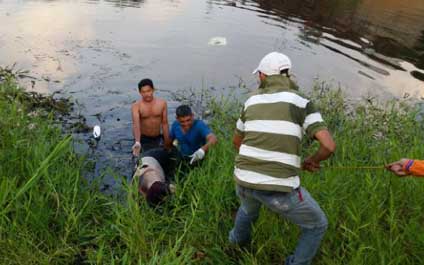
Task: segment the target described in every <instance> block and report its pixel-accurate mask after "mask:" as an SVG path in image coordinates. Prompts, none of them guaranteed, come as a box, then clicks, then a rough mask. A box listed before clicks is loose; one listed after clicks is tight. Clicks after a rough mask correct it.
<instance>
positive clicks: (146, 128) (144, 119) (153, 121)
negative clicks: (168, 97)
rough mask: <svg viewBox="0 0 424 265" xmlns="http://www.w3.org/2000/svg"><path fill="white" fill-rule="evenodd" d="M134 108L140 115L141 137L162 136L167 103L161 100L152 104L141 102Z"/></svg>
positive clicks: (134, 105)
mask: <svg viewBox="0 0 424 265" xmlns="http://www.w3.org/2000/svg"><path fill="white" fill-rule="evenodd" d="M133 108H134V110H135V111H138V113H139V117H140V132H141V135H144V136H150V137H156V136H158V135H160V132H161V131H160V130H161V124H162V119H163V111H164V108H165V101H164V100H162V99H159V98H155V99H153V101H151V102H144V101H142V100H139V101H137V102H136V103H134V104H133Z"/></svg>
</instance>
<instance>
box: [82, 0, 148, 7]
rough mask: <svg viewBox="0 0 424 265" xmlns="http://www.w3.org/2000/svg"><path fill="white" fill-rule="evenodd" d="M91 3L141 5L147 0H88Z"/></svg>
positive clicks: (126, 5) (121, 5)
mask: <svg viewBox="0 0 424 265" xmlns="http://www.w3.org/2000/svg"><path fill="white" fill-rule="evenodd" d="M87 1H88V2H89V3H92V4H98V3H99V2H107V3H112V4H113V5H114V6H116V7H121V8H122V7H140V5H142V4H144V2H145V0H87Z"/></svg>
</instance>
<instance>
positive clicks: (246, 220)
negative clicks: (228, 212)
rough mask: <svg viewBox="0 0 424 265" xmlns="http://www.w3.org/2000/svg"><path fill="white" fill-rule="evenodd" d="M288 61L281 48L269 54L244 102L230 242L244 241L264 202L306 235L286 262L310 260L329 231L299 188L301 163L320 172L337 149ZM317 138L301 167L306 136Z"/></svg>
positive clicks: (239, 123)
mask: <svg viewBox="0 0 424 265" xmlns="http://www.w3.org/2000/svg"><path fill="white" fill-rule="evenodd" d="M290 68H291V61H290V59H289V58H288V57H287V56H286V55H284V54H282V53H278V52H272V53H269V54H268V55H266V56H265V57H264V58H263V59H262V60H261V62H260V64H259V66H258V68H257V69H256V70H255V71H254V72H253V73H254V74H255V73H258V75H259V79H260V81H261V84H260V87H259V90H258V92H257V94H256V95H253V96H251V97H250V98H249V99H248V100H247V101H246V102H245V104H244V107H243V109H242V112H241V115H240V119H239V120H238V121H237V128H236V132H235V135H234V145H235V147H236V148H237V149H238V151H239V152H238V156H237V157H236V162H235V170H234V176H235V181H236V183H237V187H236V190H237V195H238V196H239V198H240V200H241V206H240V208H239V209H238V212H237V216H236V220H235V225H234V228H233V229H232V230H231V232H230V235H229V240H230V242H231V243H234V244H238V245H244V244H246V243H248V242H249V241H250V234H251V226H252V224H253V223H254V222H255V221H256V219H257V218H258V215H259V209H260V207H261V205H262V204H263V205H265V206H266V207H267V208H269V209H270V210H272V211H274V212H276V213H278V214H280V215H282V216H284V217H286V218H287V219H288V220H290V221H292V222H293V223H295V224H297V225H299V226H300V228H301V230H302V235H301V237H300V240H299V242H298V244H297V247H296V249H295V251H294V253H293V255H291V256H289V257H288V258H287V259H286V264H290V265H294V264H296V265H298V264H310V263H311V261H312V259H313V257H314V256H315V253H316V251H317V249H318V247H319V244H320V242H321V240H322V237H323V236H324V233H325V231H326V229H327V224H328V223H327V218H326V216H325V214H324V212H323V211H322V210H321V208H320V207H319V205H318V204H317V203H316V201H315V200H314V199H313V198H312V196H311V195H310V194H309V193H308V191H307V190H306V189H305V188H303V187H301V186H300V173H301V167H303V168H304V169H306V170H308V171H317V170H319V167H320V161H322V160H325V159H327V158H328V157H330V155H331V154H332V153H333V152H334V150H335V147H336V146H335V143H334V141H333V139H332V137H331V135H330V133H329V131H328V130H327V128H326V126H325V123H324V121H323V119H322V117H321V114H320V113H319V112H318V111H317V110H316V109H315V107H314V105H313V103H312V102H311V101H310V100H308V99H307V98H305V97H304V96H302V95H301V94H300V93H299V91H298V88H297V86H296V85H295V84H294V83H293V82H292V81H291V80H290V78H289V69H290ZM304 134H305V135H306V136H307V137H309V138H312V139H315V140H318V141H319V143H320V147H319V149H318V150H317V151H316V153H315V154H313V155H312V156H310V157H308V158H306V159H305V160H304V161H303V163H302V165H301V158H300V153H301V140H302V137H303V135H304Z"/></svg>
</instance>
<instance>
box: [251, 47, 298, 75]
mask: <svg viewBox="0 0 424 265" xmlns="http://www.w3.org/2000/svg"><path fill="white" fill-rule="evenodd" d="M291 66H292V64H291V61H290V58H289V57H287V55H284V54H282V53H279V52H271V53H268V54H267V55H265V57H264V58H262V60H261V62H260V63H259V66H258V68H256V69H255V70H254V71H253V73H252V74H256V73H257V72H261V73H263V74H265V75H279V74H280V72H281V71H282V70H285V69H290V68H291Z"/></svg>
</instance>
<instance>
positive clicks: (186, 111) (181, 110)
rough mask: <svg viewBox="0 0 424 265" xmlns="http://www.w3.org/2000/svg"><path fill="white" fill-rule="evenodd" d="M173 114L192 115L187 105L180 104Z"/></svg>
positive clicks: (178, 115)
mask: <svg viewBox="0 0 424 265" xmlns="http://www.w3.org/2000/svg"><path fill="white" fill-rule="evenodd" d="M175 114H177V117H186V116H190V115H192V114H193V112H192V111H191V108H190V107H189V106H188V105H181V106H178V108H177V109H176V110H175Z"/></svg>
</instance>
